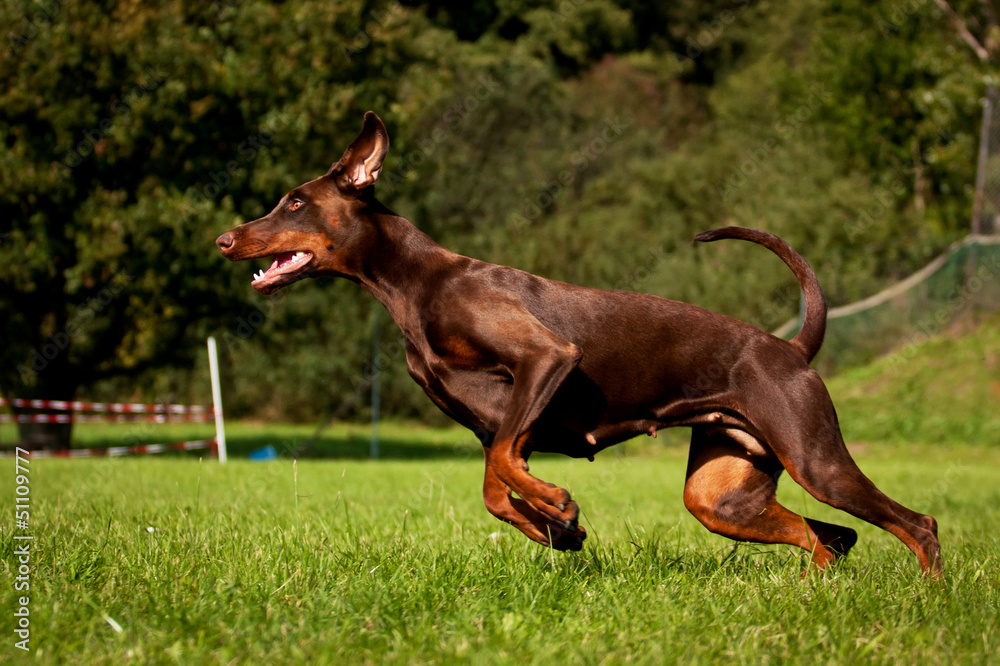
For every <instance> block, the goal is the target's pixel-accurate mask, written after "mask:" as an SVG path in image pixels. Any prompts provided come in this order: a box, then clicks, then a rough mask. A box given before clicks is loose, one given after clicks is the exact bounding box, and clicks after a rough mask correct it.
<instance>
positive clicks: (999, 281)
mask: <svg viewBox="0 0 1000 666" xmlns="http://www.w3.org/2000/svg"><path fill="white" fill-rule="evenodd" d="M998 310H1000V236H968V237H966V238H965V239H963V240H962V241H960V242H958V243H955V244H954V245H952V246H951V247H950V248H949V249H948V251H947V252H945V253H944V254H942V255H941V256H940V257H938V258H937V259H935V260H934V261H932V262H931V263H930V264H928V265H927V266H925V267H924V268H923V269H921V270H920V271H918V272H917V273H915V274H914V275H912V276H911V277H909V278H907V279H906V280H903V281H902V282H899V283H897V284H895V285H893V286H892V287H889V288H888V289H886V290H884V291H882V292H880V293H878V294H876V295H874V296H872V297H870V298H867V299H865V300H863V301H859V302H857V303H852V304H850V305H845V306H843V307H837V308H832V309H831V310H830V311H829V313H828V316H827V328H826V339H825V341H824V342H823V349H822V351H820V353H819V356H818V357H817V367H818V368H819V369H820V371H821V372H824V373H832V372H835V371H836V370H838V369H840V368H843V367H847V366H852V365H860V364H863V363H867V362H869V361H871V360H872V359H874V358H876V357H878V356H881V355H884V354H887V353H889V352H891V351H894V350H899V349H901V348H903V347H905V346H906V345H909V344H913V343H919V342H921V341H922V340H925V339H926V338H928V337H931V336H933V335H937V334H938V333H941V332H944V331H947V330H948V329H949V328H952V327H954V326H956V325H958V324H959V323H962V322H975V321H978V320H980V319H983V318H984V317H985V316H987V315H988V314H990V313H993V312H996V311H998ZM799 326H800V321H799V320H797V319H794V320H791V321H789V322H786V324H785V325H784V326H782V327H781V328H779V329H778V330H777V331H775V335H778V336H779V337H783V338H785V339H790V338H791V337H792V336H793V335H795V333H797V332H798V330H799Z"/></svg>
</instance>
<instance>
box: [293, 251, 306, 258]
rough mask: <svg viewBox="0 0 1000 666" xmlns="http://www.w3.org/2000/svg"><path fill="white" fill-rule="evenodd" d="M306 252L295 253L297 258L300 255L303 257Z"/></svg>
mask: <svg viewBox="0 0 1000 666" xmlns="http://www.w3.org/2000/svg"><path fill="white" fill-rule="evenodd" d="M304 254H305V252H296V253H295V259H298V258H299V257H301V256H302V255H304Z"/></svg>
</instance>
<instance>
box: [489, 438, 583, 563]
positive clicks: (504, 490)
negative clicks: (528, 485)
mask: <svg viewBox="0 0 1000 666" xmlns="http://www.w3.org/2000/svg"><path fill="white" fill-rule="evenodd" d="M484 451H485V453H486V474H485V475H484V477H483V501H484V502H485V503H486V509H487V510H488V511H489V512H490V513H492V514H493V515H494V516H496V517H497V518H499V519H500V520H502V521H503V522H505V523H508V524H509V525H513V526H514V527H516V528H517V529H519V530H521V531H522V532H524V533H525V534H526V535H527V536H528V538H529V539H531V540H532V541H537V542H538V543H540V544H542V545H543V546H550V547H552V548H555V549H556V550H580V549H581V548H583V540H584V539H586V538H587V531H586V530H585V529H583V527H582V526H579V525H578V526H577V527H576V529H575V530H573V531H570V530H564V529H563V528H561V527H559V526H558V525H555V524H553V523H552V522H550V521H549V520H548V519H547V518H546V517H545V516H543V515H542V514H540V513H538V512H537V511H535V510H534V509H532V508H531V506H530V505H529V504H528V503H527V502H525V501H524V500H522V499H518V498H516V497H513V496H512V493H511V489H510V486H508V485H507V484H505V483H504V482H503V481H501V480H500V479H498V478H497V475H496V473H495V472H494V471H493V468H492V467H490V459H489V449H484Z"/></svg>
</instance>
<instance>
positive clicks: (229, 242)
mask: <svg viewBox="0 0 1000 666" xmlns="http://www.w3.org/2000/svg"><path fill="white" fill-rule="evenodd" d="M233 242H234V241H233V236H232V234H228V233H225V234H222V235H221V236H219V237H218V238H216V239H215V244H216V245H217V246H218V248H219V249H220V250H222V252H223V253H225V251H226V250H228V249H229V248H231V247H232V246H233Z"/></svg>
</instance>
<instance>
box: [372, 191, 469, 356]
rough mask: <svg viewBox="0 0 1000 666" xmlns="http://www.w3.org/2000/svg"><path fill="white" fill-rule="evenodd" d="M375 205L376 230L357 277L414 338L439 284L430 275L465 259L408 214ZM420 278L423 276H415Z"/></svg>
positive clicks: (373, 219) (373, 215) (407, 334)
mask: <svg viewBox="0 0 1000 666" xmlns="http://www.w3.org/2000/svg"><path fill="white" fill-rule="evenodd" d="M375 204H376V207H377V210H376V211H375V212H373V213H371V214H370V219H371V220H372V222H373V224H374V227H375V229H376V234H375V235H374V237H373V242H372V246H371V247H369V248H368V251H366V252H363V253H362V254H363V256H362V257H361V266H360V270H359V271H358V272H357V273H356V274H355V275H354V276H353V277H354V278H355V279H356V280H357V282H358V283H359V284H360V285H361V286H362V287H363V288H364V289H365V290H367V291H368V292H370V293H371V294H372V295H373V296H374V297H375V298H376V299H377V300H378V301H379V302H380V303H382V305H383V306H385V309H386V310H388V312H389V315H390V316H391V317H392V318H393V320H394V321H395V322H396V325H397V326H399V328H400V329H401V330H402V331H403V334H404V335H406V336H407V337H411V333H416V331H417V330H418V328H419V327H420V326H421V321H422V320H424V319H426V318H427V317H428V316H429V315H430V314H433V313H427V312H424V311H423V310H424V309H426V307H427V306H426V305H425V304H427V303H431V302H433V298H430V297H429V295H428V294H427V291H428V290H429V289H434V288H435V284H434V282H433V280H431V279H428V278H430V277H431V276H433V275H434V274H435V273H437V272H438V271H440V270H442V269H444V268H446V267H448V266H449V265H451V264H453V263H454V262H456V261H462V260H464V259H465V258H464V257H462V256H461V255H458V254H456V253H454V252H452V251H450V250H448V249H447V248H445V247H443V246H441V245H439V244H438V243H436V242H435V241H434V240H433V239H431V237H430V236H428V235H427V234H425V233H424V232H422V231H420V230H419V229H417V228H416V227H415V226H413V224H412V223H411V222H410V221H409V220H407V219H406V218H403V217H401V216H399V215H397V214H395V213H393V212H392V211H391V210H389V209H388V208H386V207H384V206H382V205H381V204H378V203H377V202H375ZM417 276H423V279H414V278H415V277H417Z"/></svg>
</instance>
